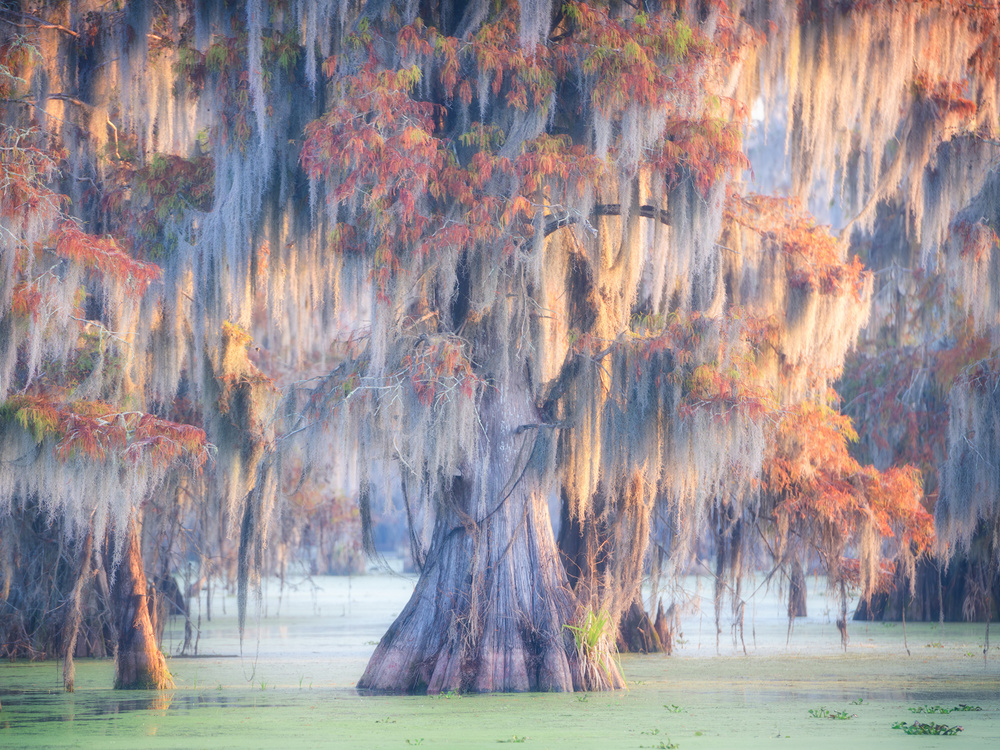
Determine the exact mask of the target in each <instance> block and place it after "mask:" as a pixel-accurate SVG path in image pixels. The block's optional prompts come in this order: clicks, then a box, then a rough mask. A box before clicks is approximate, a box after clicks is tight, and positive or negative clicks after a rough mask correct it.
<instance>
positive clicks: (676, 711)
mask: <svg viewBox="0 0 1000 750" xmlns="http://www.w3.org/2000/svg"><path fill="white" fill-rule="evenodd" d="M663 707H664V708H665V709H667V710H668V711H669V712H670V713H672V714H679V713H680V712H681V711H683V710H684V709H682V708H681V707H680V706H678V705H677V704H676V703H671V704H670V705H669V706H668V705H667V704H666V703H664V704H663Z"/></svg>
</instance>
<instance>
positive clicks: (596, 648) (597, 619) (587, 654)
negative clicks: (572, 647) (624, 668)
mask: <svg viewBox="0 0 1000 750" xmlns="http://www.w3.org/2000/svg"><path fill="white" fill-rule="evenodd" d="M613 625H614V623H613V622H612V621H611V615H610V614H608V612H607V610H603V609H602V610H599V611H597V612H593V611H590V612H587V614H586V616H585V617H584V618H583V620H582V621H581V622H580V624H579V625H570V624H566V625H563V628H564V629H566V630H568V631H569V632H570V633H572V634H573V640H574V641H575V642H576V650H577V653H579V654H580V656H582V657H583V658H584V659H585V660H586V662H587V663H588V668H596V669H598V670H600V671H601V673H602V674H603V675H604V677H605V679H607V680H608V682H611V672H610V670H609V668H608V665H607V663H606V661H605V659H606V658H608V657H610V658H614V656H615V654H616V653H617V652H616V651H613V649H614V640H613V639H612V638H611V637H610V634H611V632H612V628H613ZM618 671H619V672H620V671H621V665H620V664H619V665H618Z"/></svg>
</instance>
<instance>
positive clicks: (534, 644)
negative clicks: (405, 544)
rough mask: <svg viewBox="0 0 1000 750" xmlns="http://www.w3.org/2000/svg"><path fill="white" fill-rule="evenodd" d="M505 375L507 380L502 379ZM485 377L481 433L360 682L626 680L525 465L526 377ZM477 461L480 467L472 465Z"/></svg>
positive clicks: (465, 686)
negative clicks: (580, 629) (407, 594)
mask: <svg viewBox="0 0 1000 750" xmlns="http://www.w3.org/2000/svg"><path fill="white" fill-rule="evenodd" d="M510 381H513V382H510ZM510 381H508V382H507V383H506V384H503V383H500V384H497V385H496V387H490V388H487V389H486V391H485V393H484V395H483V396H482V401H481V403H480V418H481V421H482V425H483V428H484V432H485V435H484V437H483V439H482V440H481V441H480V446H479V448H478V455H477V456H476V460H474V461H470V465H469V466H467V467H465V469H464V470H463V476H461V477H457V478H455V480H454V483H453V485H452V487H451V489H450V491H449V492H448V493H447V496H446V499H445V501H444V502H443V503H442V507H440V508H439V509H438V515H437V522H436V524H435V529H434V533H433V536H432V540H431V545H430V549H429V550H428V554H427V559H426V562H425V564H424V567H423V570H422V571H421V575H420V579H419V580H418V582H417V586H416V589H415V590H414V592H413V596H412V597H411V598H410V601H409V602H408V603H407V605H406V607H405V608H404V609H403V611H402V613H401V614H400V615H399V617H398V618H397V619H396V621H395V622H394V623H393V624H392V626H391V627H390V628H389V630H388V632H387V633H386V634H385V636H383V638H382V640H381V642H380V643H379V645H378V647H377V648H376V649H375V653H374V654H373V655H372V658H371V661H370V662H369V664H368V668H367V669H366V670H365V673H364V675H363V676H362V678H361V680H360V682H359V683H358V687H359V688H362V689H369V690H375V691H380V692H404V693H420V692H425V691H426V692H427V693H432V694H433V693H441V692H447V691H471V692H523V691H529V690H540V691H573V690H596V689H606V688H617V687H624V682H623V680H622V678H621V675H620V674H619V671H618V668H617V665H616V664H615V662H614V660H613V659H612V658H611V653H610V649H609V648H607V642H608V641H610V644H611V646H613V638H614V636H613V633H611V632H610V631H611V630H612V628H608V630H609V633H608V634H607V635H606V636H605V637H604V638H602V639H601V646H603V647H599V648H597V649H591V648H589V647H588V645H587V644H586V643H584V642H582V641H583V639H578V638H575V637H574V633H573V631H572V630H571V629H570V628H566V627H564V626H566V625H574V624H576V623H580V622H583V613H582V612H581V611H580V607H579V605H578V604H577V601H576V598H575V597H574V595H573V593H572V591H571V589H570V587H569V584H568V582H567V579H566V573H565V571H564V569H563V567H562V564H561V563H560V561H559V557H558V552H557V550H556V545H555V539H554V538H553V535H552V525H551V522H550V520H549V512H548V505H547V502H546V499H545V494H544V492H543V491H542V488H541V487H539V484H538V482H537V478H536V476H535V474H534V471H533V469H532V468H531V454H532V452H533V449H534V443H535V438H536V430H537V427H532V428H528V429H519V428H523V426H525V425H537V423H538V421H539V420H538V415H537V413H536V410H535V408H534V406H533V404H532V401H531V399H530V395H529V391H528V387H527V382H526V378H525V377H524V376H523V375H521V376H520V377H518V376H516V375H512V376H511V377H510ZM477 471H483V472H485V474H484V475H483V476H477V474H476V472H477Z"/></svg>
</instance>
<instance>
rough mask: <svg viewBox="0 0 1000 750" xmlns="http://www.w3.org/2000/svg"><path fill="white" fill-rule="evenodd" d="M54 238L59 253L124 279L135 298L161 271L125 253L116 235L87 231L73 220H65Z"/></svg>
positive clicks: (86, 266) (84, 265)
mask: <svg viewBox="0 0 1000 750" xmlns="http://www.w3.org/2000/svg"><path fill="white" fill-rule="evenodd" d="M53 240H54V242H55V252H56V254H57V255H59V256H62V257H63V258H68V259H70V260H72V261H75V262H77V263H79V264H80V265H82V266H83V267H85V268H89V269H93V270H97V271H100V272H101V273H102V274H104V275H105V276H109V277H111V278H114V279H116V280H118V281H121V282H122V283H124V284H125V285H126V286H127V287H128V288H129V290H130V291H131V292H132V293H133V294H134V295H135V296H136V297H138V296H141V295H142V293H143V292H145V291H146V287H147V286H149V284H150V282H152V281H155V280H156V279H158V278H160V274H161V273H162V271H161V269H160V267H159V266H157V265H154V264H153V263H144V262H142V261H139V260H136V259H135V258H133V257H132V256H131V255H129V254H128V253H126V252H125V251H124V250H122V248H121V247H120V246H119V245H118V243H117V242H116V241H115V240H114V238H112V237H103V238H101V237H95V236H94V235H92V234H87V233H86V232H84V231H82V230H81V229H80V228H79V227H78V226H77V225H76V224H75V223H74V222H72V221H67V222H64V223H63V224H62V226H60V227H59V229H58V230H57V231H56V233H55V235H54V237H53Z"/></svg>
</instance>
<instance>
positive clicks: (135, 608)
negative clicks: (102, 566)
mask: <svg viewBox="0 0 1000 750" xmlns="http://www.w3.org/2000/svg"><path fill="white" fill-rule="evenodd" d="M107 559H108V556H106V557H105V560H107ZM113 580H114V583H113V585H112V587H111V602H112V606H113V607H114V613H113V616H114V618H115V629H116V630H117V632H118V647H117V649H116V650H115V689H120V690H164V689H167V688H171V687H173V686H174V683H173V680H172V679H171V677H170V672H169V671H168V670H167V663H166V660H165V659H164V658H163V654H162V653H161V652H160V649H159V648H158V647H157V644H156V637H155V635H154V633H153V624H152V621H151V620H150V612H149V603H148V589H147V585H146V573H145V571H144V570H143V566H142V552H141V549H140V543H139V530H138V526H137V524H136V522H135V521H132V522H131V526H130V529H129V537H128V542H127V543H126V547H125V552H124V555H123V558H122V561H121V563H120V564H119V566H118V568H117V570H115V571H114V573H113Z"/></svg>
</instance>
